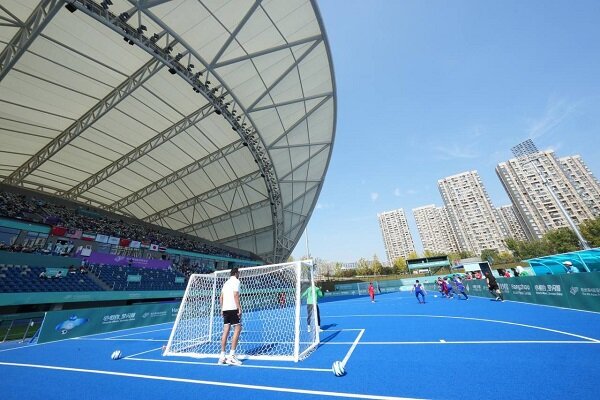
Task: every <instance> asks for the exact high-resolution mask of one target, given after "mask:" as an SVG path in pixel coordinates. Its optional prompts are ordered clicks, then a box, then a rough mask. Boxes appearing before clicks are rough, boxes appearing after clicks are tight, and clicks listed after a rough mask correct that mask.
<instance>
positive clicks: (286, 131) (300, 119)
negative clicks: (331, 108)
mask: <svg viewBox="0 0 600 400" xmlns="http://www.w3.org/2000/svg"><path fill="white" fill-rule="evenodd" d="M330 98H331V97H325V98H324V99H323V100H321V101H320V102H319V103H318V104H317V105H316V106H314V107H313V108H312V109H311V110H310V111H309V112H307V113H306V114H304V115H303V116H302V118H299V119H298V120H297V121H296V122H294V123H293V124H292V125H291V126H290V127H289V128H287V129H286V130H285V131H283V133H282V134H281V135H279V136H278V137H277V138H275V140H273V141H272V142H271V144H270V145H269V147H268V149H269V150H270V149H272V148H273V147H274V146H275V145H276V144H277V142H279V141H280V140H281V139H283V138H284V137H286V136H287V135H288V134H289V133H290V132H291V131H293V130H294V129H296V127H297V126H298V125H300V124H301V123H302V122H304V121H306V120H307V119H308V117H310V116H311V115H313V113H314V112H315V111H317V110H318V109H319V108H321V106H322V105H323V104H325V103H326V102H327V101H328V100H329V99H330Z"/></svg>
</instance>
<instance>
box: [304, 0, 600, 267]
mask: <svg viewBox="0 0 600 400" xmlns="http://www.w3.org/2000/svg"><path fill="white" fill-rule="evenodd" d="M318 4H319V8H320V11H321V16H322V18H323V21H324V25H325V29H326V32H327V36H328V40H329V45H330V48H331V52H332V57H333V64H334V71H335V77H336V85H337V102H338V103H337V104H338V114H337V131H336V138H335V145H334V148H333V155H332V158H331V163H330V166H329V171H328V173H327V176H326V178H325V183H324V187H323V190H322V191H321V195H320V197H319V200H318V203H317V206H316V208H315V210H314V212H313V214H312V217H311V219H310V222H309V225H308V238H309V240H308V245H309V250H310V253H311V255H312V256H313V257H319V258H323V259H326V260H329V261H342V262H350V261H356V260H358V259H359V258H361V257H364V258H367V259H372V257H373V255H374V254H377V256H378V257H379V259H380V260H385V259H386V257H385V249H384V246H383V239H382V237H381V233H380V231H379V225H378V221H377V213H380V212H383V211H389V210H393V209H398V208H403V209H404V211H405V212H406V213H407V215H408V220H409V224H410V225H411V230H412V233H413V239H414V240H415V244H416V245H417V250H418V251H422V246H421V243H420V239H419V238H418V234H417V230H416V226H415V222H414V217H413V215H412V209H413V208H416V207H420V206H423V205H427V204H435V205H437V206H441V205H443V203H442V200H441V197H440V194H439V191H438V187H437V181H438V179H441V178H444V177H446V176H450V175H453V174H457V173H461V172H465V171H470V170H477V171H478V172H479V174H480V176H481V178H482V180H483V183H484V185H485V187H486V189H487V191H488V193H489V195H490V197H491V199H492V203H493V204H494V206H496V207H498V206H501V205H505V204H510V202H509V199H508V196H507V195H506V193H505V192H504V190H503V188H502V185H501V184H500V181H499V179H498V178H497V177H496V174H495V171H494V168H495V166H496V165H497V164H498V163H499V162H502V161H506V160H508V159H509V158H511V156H512V155H511V151H510V149H511V147H512V146H514V145H516V144H518V143H520V142H522V141H524V140H526V139H533V140H534V142H535V143H536V145H537V146H538V148H540V149H552V150H554V151H555V152H556V153H557V155H559V156H567V155H574V154H579V155H581V157H582V158H583V160H584V162H585V163H586V164H587V165H588V167H590V169H591V170H592V172H593V173H594V175H595V176H596V177H597V178H598V177H600V150H599V146H598V141H600V112H599V110H600V73H599V71H600V24H599V23H598V16H600V2H599V1H584V0H578V1H566V0H565V1H563V0H560V1H548V0H545V1H537V0H536V1H531V0H527V1H512V0H511V1H509V0H502V1H495V2H492V1H480V0H473V1H471V0H464V1H460V0H453V1H429V0H428V1H413V0H411V1H407V0H402V1H395V0H387V1H383V0H373V1H348V0H321V1H318ZM304 254H306V240H305V237H304V236H303V237H302V239H301V240H300V242H299V243H298V245H297V246H296V248H295V250H294V252H293V256H294V257H295V258H299V257H301V256H302V255H304Z"/></svg>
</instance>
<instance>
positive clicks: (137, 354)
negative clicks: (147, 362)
mask: <svg viewBox="0 0 600 400" xmlns="http://www.w3.org/2000/svg"><path fill="white" fill-rule="evenodd" d="M161 348H162V347H157V348H155V349H150V350H146V351H142V352H141V353H135V354H132V355H130V356H127V357H123V359H124V360H126V359H127V360H128V359H131V358H132V357H135V356H139V355H142V354H146V353H150V352H153V351H156V350H160V349H161Z"/></svg>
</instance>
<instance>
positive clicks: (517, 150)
mask: <svg viewBox="0 0 600 400" xmlns="http://www.w3.org/2000/svg"><path fill="white" fill-rule="evenodd" d="M512 152H513V154H514V155H515V157H517V159H518V160H521V159H523V158H525V159H526V162H527V163H528V164H529V163H530V164H532V165H533V167H534V169H535V172H536V173H537V174H538V176H539V178H540V180H541V181H542V184H543V185H544V186H545V187H546V189H547V190H548V193H550V196H552V198H553V199H554V202H555V203H556V204H557V205H558V208H559V209H560V211H561V212H562V213H563V216H564V217H565V219H566V220H567V223H568V224H569V226H570V227H571V229H572V230H573V232H575V235H576V236H577V239H578V240H579V244H580V246H581V247H582V248H583V249H584V250H589V249H590V245H589V244H588V242H587V241H586V240H585V238H584V237H583V235H582V234H581V232H580V231H579V228H578V227H577V224H575V221H573V219H572V218H571V216H570V215H569V213H568V212H567V210H566V209H565V207H564V206H563V204H562V202H561V201H560V200H559V198H558V196H557V195H556V193H555V192H554V190H552V187H551V186H550V183H549V182H548V179H546V177H544V175H543V174H542V171H540V169H539V168H538V166H537V165H536V163H535V162H534V161H536V160H537V157H535V156H534V155H536V154H538V153H539V151H538V149H537V147H536V146H535V144H534V143H533V141H532V140H531V139H527V140H526V141H524V142H521V143H519V144H518V145H516V146H515V147H513V148H512Z"/></svg>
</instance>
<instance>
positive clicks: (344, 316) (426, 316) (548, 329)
mask: <svg viewBox="0 0 600 400" xmlns="http://www.w3.org/2000/svg"><path fill="white" fill-rule="evenodd" d="M348 317H351V318H357V317H360V318H369V317H371V318H372V317H376V318H384V317H385V318H389V317H409V318H414V317H417V318H449V319H464V320H467V321H483V322H495V323H497V324H505V325H515V326H522V327H525V328H532V329H539V330H542V331H548V332H554V333H560V334H562V335H567V336H573V337H578V338H580V339H585V340H589V341H592V342H598V343H600V340H598V339H594V338H591V337H587V336H582V335H577V334H575V333H569V332H564V331H559V330H557V329H550V328H544V327H541V326H535V325H527V324H519V323H516V322H509V321H499V320H495V319H485V318H472V317H453V316H449V315H420V314H414V315H410V314H379V315H372V314H364V315H359V314H353V315H328V316H327V318H348Z"/></svg>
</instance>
